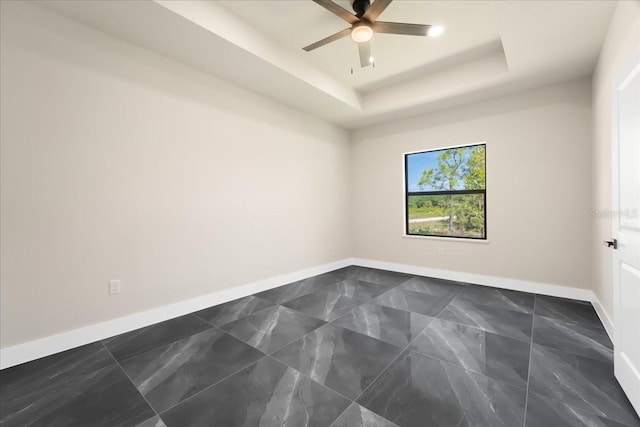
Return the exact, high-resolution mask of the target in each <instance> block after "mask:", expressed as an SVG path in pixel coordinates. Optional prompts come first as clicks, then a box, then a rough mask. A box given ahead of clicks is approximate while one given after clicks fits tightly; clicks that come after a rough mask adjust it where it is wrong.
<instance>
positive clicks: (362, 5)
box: [353, 0, 371, 18]
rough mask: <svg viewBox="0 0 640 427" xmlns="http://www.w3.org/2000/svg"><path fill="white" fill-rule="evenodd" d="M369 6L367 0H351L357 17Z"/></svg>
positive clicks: (360, 16)
mask: <svg viewBox="0 0 640 427" xmlns="http://www.w3.org/2000/svg"><path fill="white" fill-rule="evenodd" d="M369 6H371V3H370V2H369V0H353V11H354V12H355V13H356V16H357V17H358V18H362V15H364V14H365V12H366V11H367V9H369Z"/></svg>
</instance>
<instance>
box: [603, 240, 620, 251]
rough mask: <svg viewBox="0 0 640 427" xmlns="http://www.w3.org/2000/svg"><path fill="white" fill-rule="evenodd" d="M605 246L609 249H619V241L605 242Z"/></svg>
mask: <svg viewBox="0 0 640 427" xmlns="http://www.w3.org/2000/svg"><path fill="white" fill-rule="evenodd" d="M604 244H605V245H606V246H607V247H608V248H613V249H618V239H613V240H607V241H605V242H604Z"/></svg>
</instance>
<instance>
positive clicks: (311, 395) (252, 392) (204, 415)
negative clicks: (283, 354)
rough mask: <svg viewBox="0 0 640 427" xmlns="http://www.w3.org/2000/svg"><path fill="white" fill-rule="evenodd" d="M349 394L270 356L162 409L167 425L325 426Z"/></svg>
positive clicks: (343, 406)
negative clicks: (165, 409) (309, 376)
mask: <svg viewBox="0 0 640 427" xmlns="http://www.w3.org/2000/svg"><path fill="white" fill-rule="evenodd" d="M349 403H350V402H349V400H347V399H345V398H344V397H342V396H340V395H339V394H338V393H336V392H334V391H332V390H330V389H328V388H326V387H325V386H323V385H320V384H318V383H316V382H314V381H312V380H310V379H309V378H307V377H305V376H304V375H302V374H301V373H300V372H298V371H296V370H295V369H293V368H290V367H287V366H286V365H284V364H282V363H280V362H278V361H277V360H275V359H273V358H271V357H265V358H263V359H260V360H259V361H258V362H256V363H255V364H253V365H250V366H248V367H247V368H245V369H243V370H242V371H240V372H238V373H236V374H234V375H232V376H231V377H229V378H227V379H225V380H224V381H221V382H219V383H217V384H216V385H214V386H212V387H209V388H208V389H206V390H204V391H203V392H201V393H199V394H197V395H196V396H194V397H193V398H191V399H188V400H186V401H184V402H183V403H181V404H179V405H177V406H175V407H174V408H172V409H170V410H168V411H166V412H164V413H163V414H162V419H163V420H164V422H165V423H166V424H167V426H168V427H190V426H213V425H215V426H243V427H252V426H260V427H271V426H285V427H307V426H309V427H315V426H317V427H326V426H329V425H331V423H332V422H333V421H334V420H335V419H336V418H337V417H338V416H339V415H340V413H342V412H343V411H344V409H345V408H347V406H349Z"/></svg>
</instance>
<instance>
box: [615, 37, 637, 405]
mask: <svg viewBox="0 0 640 427" xmlns="http://www.w3.org/2000/svg"><path fill="white" fill-rule="evenodd" d="M612 128H613V135H612V136H613V152H612V157H613V209H614V220H613V237H614V238H616V239H617V250H614V251H613V254H614V255H613V262H614V264H613V286H614V319H615V320H614V322H615V325H614V327H615V336H614V354H615V356H614V366H615V375H616V378H617V379H618V382H620V385H621V386H622V388H623V389H624V391H625V393H626V394H627V396H628V397H629V400H630V401H631V403H632V404H633V406H634V408H635V409H636V411H637V412H639V413H640V48H638V49H636V51H635V52H634V54H633V55H632V56H631V58H630V59H629V60H628V61H627V63H626V64H625V65H624V66H623V67H622V69H621V70H620V74H619V75H618V77H617V78H616V80H615V82H614V87H613V122H612Z"/></svg>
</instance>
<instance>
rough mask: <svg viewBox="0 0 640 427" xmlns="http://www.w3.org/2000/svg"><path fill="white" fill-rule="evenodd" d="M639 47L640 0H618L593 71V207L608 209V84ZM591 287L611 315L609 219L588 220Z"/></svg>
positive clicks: (609, 130)
mask: <svg viewBox="0 0 640 427" xmlns="http://www.w3.org/2000/svg"><path fill="white" fill-rule="evenodd" d="M638 47H640V1H637V0H631V1H620V2H619V3H618V6H617V8H616V11H615V13H614V16H613V19H612V20H611V25H610V27H609V32H608V34H607V38H606V40H605V42H604V45H603V47H602V51H601V53H600V58H599V60H598V65H597V67H596V70H595V72H594V74H593V147H592V154H591V156H592V158H593V166H592V169H593V173H592V175H591V186H592V188H593V199H592V202H591V203H592V208H593V209H596V210H601V211H604V210H611V209H613V206H612V198H611V184H612V183H611V161H612V160H611V101H612V99H611V98H612V92H611V85H612V83H613V80H614V78H615V76H616V73H617V71H618V68H619V67H620V66H621V65H622V64H623V63H624V62H625V60H626V59H627V58H628V57H629V56H630V55H631V52H632V50H633V49H634V48H638ZM590 226H591V233H590V234H591V236H592V242H591V246H592V247H593V248H594V250H593V252H592V258H591V276H592V288H593V291H594V292H595V293H596V295H597V296H598V298H599V299H600V301H601V302H602V305H603V306H604V309H605V310H606V311H607V312H608V314H609V316H610V317H611V318H613V283H612V280H613V272H612V267H613V265H612V253H611V249H607V248H606V247H605V246H603V245H602V242H603V241H605V240H611V237H612V223H611V218H606V217H605V218H597V219H593V220H592V221H591V224H590Z"/></svg>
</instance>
